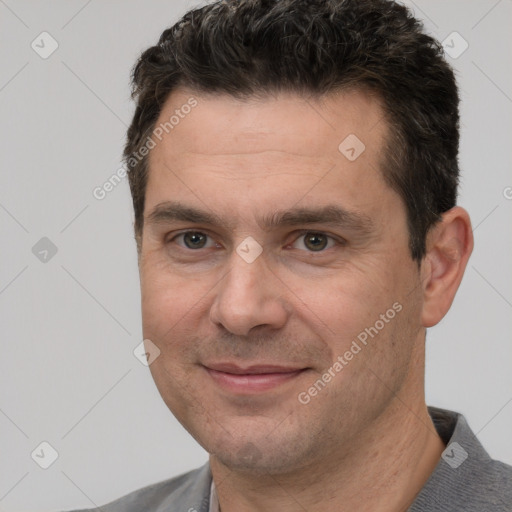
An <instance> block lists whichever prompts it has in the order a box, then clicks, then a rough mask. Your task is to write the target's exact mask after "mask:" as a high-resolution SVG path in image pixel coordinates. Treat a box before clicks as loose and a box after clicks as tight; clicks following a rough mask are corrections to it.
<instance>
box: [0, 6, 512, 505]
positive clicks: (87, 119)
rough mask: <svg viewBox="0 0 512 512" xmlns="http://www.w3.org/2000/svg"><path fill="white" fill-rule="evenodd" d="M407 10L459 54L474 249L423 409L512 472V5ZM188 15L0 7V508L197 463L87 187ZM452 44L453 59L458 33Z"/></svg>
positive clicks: (102, 496)
mask: <svg viewBox="0 0 512 512" xmlns="http://www.w3.org/2000/svg"><path fill="white" fill-rule="evenodd" d="M408 4H409V5H412V7H413V8H414V11H415V12H416V15H417V16H418V17H420V18H421V19H423V20H424V21H425V24H426V26H427V28H428V30H429V31H430V32H431V33H432V34H434V35H435V36H436V37H437V38H438V39H440V40H444V39H445V38H446V37H447V36H449V35H450V34H451V33H452V32H453V31H456V32H458V33H459V34H460V35H461V36H462V37H463V38H464V40H466V41H467V43H468V44H469V47H468V49H467V50H466V51H465V52H464V53H462V54H461V55H460V56H458V57H457V58H456V59H454V58H451V57H448V60H450V62H452V64H453V65H454V66H455V68H456V70H457V74H458V77H459V81H460V82H459V83H460V88H461V94H462V133H461V135H462V144H461V168H462V170H463V179H462V186H461V195H460V204H461V205H462V206H465V207H466V208H467V209H468V210H469V212H470V215H471V217H472V220H473V226H474V230H475V238H476V248H475V251H474V253H473V256H472V258H471V260H470V263H469V266H468V269H467V272H466V276H465V278H464V281H463V284H462V287H461V289H460V291H459V293H458V296H457V298H456V300H455V303H454V305H453V307H452V310H451V312H450V313H449V315H448V316H447V318H446V319H445V320H443V322H442V323H441V324H440V325H439V326H436V327H435V328H433V329H431V330H430V331H429V334H428V338H427V339H428V342H427V347H428V348H427V357H428V359H427V372H426V381H427V403H429V404H432V405H437V406H440V407H446V408H451V409H454V410H457V411H460V412H462V413H464V414H465V415H466V417H467V419H468V420H469V423H470V425H471V426H472V428H473V429H474V431H475V432H477V433H478V438H479V439H480V440H481V442H482V443H483V444H484V446H485V447H486V448H487V449H488V451H489V452H490V453H491V455H492V456H493V457H495V458H500V459H502V460H503V461H505V462H508V463H509V464H512V443H511V442H510V433H511V432H512V428H511V427H512V372H511V371H510V367H511V362H512V344H511V343H510V332H511V331H512V315H511V308H512V291H511V289H512V288H511V286H510V285H511V277H512V266H511V265H510V255H511V254H512V230H511V224H512V215H511V210H512V200H510V199H507V196H508V198H510V197H512V189H511V188H507V187H512V175H511V173H510V163H511V162H510V160H511V152H510V146H511V141H512V116H511V115H510V114H511V107H512V99H511V98H512V80H511V73H510V62H511V61H512V55H511V53H512V51H511V39H512V37H511V35H510V24H511V21H512V16H511V15H512V3H511V1H510V0H499V1H496V0H492V1H464V2H462V1H432V0H430V1H422V2H419V1H417V2H415V3H414V4H412V3H411V2H408ZM197 5H199V2H190V1H184V0H183V1H176V0H173V1H169V0H167V1H155V0H153V1H151V2H142V1H140V0H139V1H135V0H130V1H126V0H124V1H123V2H121V1H118V2H114V1H111V0H108V1H106V0H103V1H101V2H100V1H99V0H92V1H91V0H89V1H64V0H59V1H51V2H50V1H45V2H41V1H38V2H36V1H35V0H34V1H15V0H0V20H1V21H0V23H1V27H0V48H1V49H2V51H1V66H0V69H1V75H0V119H1V122H2V137H1V138H0V155H1V165H2V171H1V186H0V226H1V230H2V244H1V250H0V251H1V265H0V308H1V322H2V357H1V359H0V361H1V362H0V365H1V368H0V379H1V380H0V432H1V436H0V450H1V451H0V511H4V512H5V511H9V512H12V511H43V510H59V509H67V508H73V507H90V506H94V505H100V504H103V503H105V502H107V501H109V500H112V499H114V498H117V497H119V496H121V495H122V494H125V493H127V492H128V491H131V490H134V489H135V488H138V487H141V486H143V485H146V484H149V483H152V482H155V481H157V480H162V479H165V478H168V477H170V476H173V475H176V474H178V473H180V472H183V471H186V470H189V469H191V468H194V467H197V466H199V465H201V464H203V463H204V462H205V461H206V458H207V456H206V453H205V452H204V451H203V450H202V449H201V448H200V447H199V446H198V445H197V444H196V443H195V441H194V440H193V439H192V438H191V437H190V436H189V435H188V434H187V433H186V432H185V431H184V430H183V428H182V427H181V426H180V425H179V424H178V422H177V421H176V420H175V419H174V417H173V416H172V415H171V414H170V412H169V411H168V410H167V409H166V407H165V405H164V403H163V402H162V400H161V399H160V396H159V394H158V392H157V390H156V388H155V386H154V384H153V381H152V379H151V376H150V374H149V370H148V368H146V367H145V366H143V365H142V364H141V363H140V362H139V361H138V360H137V359H136V358H135V357H134V355H133V350H134V348H135V347H136V346H137V345H138V344H139V343H140V341H141V339H142V338H141V319H140V306H139V300H140V296H139V288H138V272H137V261H136V252H135V244H134V241H133V236H132V220H133V214H132V211H131V202H130V196H129V188H128V184H127V181H126V180H123V182H122V183H120V184H119V185H118V186H117V187H116V188H115V189H114V190H113V191H111V192H110V193H108V194H107V196H106V197H105V198H104V199H103V200H97V199H95V198H94V196H93V194H92V191H93V189H94V188H95V187H97V186H101V185H102V184H103V183H104V182H105V181H106V180H107V179H108V178H109V177H110V176H111V175H112V174H114V173H115V172H116V170H117V169H118V168H119V167H120V165H121V164H120V155H121V151H122V145H123V142H124V135H125V130H126V125H127V124H128V123H129V121H130V117H131V114H132V111H133V105H132V104H131V102H130V99H129V86H128V79H129V72H130V69H131V66H132V65H133V63H134V61H135V59H136V57H137V56H138V54H139V52H140V51H141V50H143V49H144V48H146V47H147V46H149V45H152V44H154V43H155V42H156V40H157V38H158V36H159V35H160V33H161V32H162V30H163V29H164V28H166V27H167V26H169V25H171V24H172V23H174V22H175V21H176V20H177V18H178V16H179V15H181V14H183V13H184V12H185V11H186V10H187V9H188V8H190V7H192V6H197ZM43 31H47V32H49V33H50V34H51V36H52V37H53V38H54V39H55V40H56V41H57V42H58V44H59V47H58V49H57V50H56V51H55V52H54V53H53V54H52V55H51V56H49V57H48V58H47V59H43V58H41V57H40V56H39V54H38V53H36V52H35V51H34V50H33V49H32V48H31V43H32V41H34V40H35V41H36V43H37V44H39V46H42V45H43V44H44V48H45V49H46V50H48V48H50V41H49V40H48V39H46V40H45V42H44V43H41V37H39V34H40V33H41V32H43ZM448 43H449V44H451V46H453V48H452V52H454V51H455V52H458V51H460V49H462V46H461V44H462V43H461V40H460V39H457V36H456V39H453V37H452V39H448ZM43 237H47V238H49V239H50V240H51V242H52V243H53V244H54V245H55V246H56V248H57V253H56V254H55V255H53V256H52V253H51V251H50V252H49V253H48V254H47V255H46V259H47V261H46V262H43V261H40V259H39V258H40V257H42V256H41V253H40V251H42V250H44V249H45V246H44V244H45V243H47V242H44V241H43V242H39V244H42V245H37V246H36V249H34V252H35V253H36V254H34V253H33V247H34V246H35V245H36V244H37V243H38V241H39V240H40V239H41V238H43ZM38 251H39V255H38ZM43 254H44V253H43ZM36 256H37V257H36ZM42 441H47V442H49V443H50V444H51V445H52V446H53V447H54V448H55V450H57V452H58V454H59V457H58V459H57V460H56V461H55V463H54V464H53V465H51V466H50V467H49V468H48V469H46V470H44V469H42V468H40V467H39V466H38V465H37V464H36V463H35V462H34V460H33V459H32V458H31V452H32V451H33V450H34V449H35V448H36V447H38V446H39V444H40V443H41V442H42ZM47 455H48V451H47V452H46V455H45V456H47Z"/></svg>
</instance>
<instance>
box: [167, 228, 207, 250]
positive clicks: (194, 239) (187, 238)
mask: <svg viewBox="0 0 512 512" xmlns="http://www.w3.org/2000/svg"><path fill="white" fill-rule="evenodd" d="M208 238H210V237H209V236H208V235H207V234H205V233H202V232H201V231H185V232H183V233H180V234H179V235H176V236H175V237H174V238H172V239H171V240H170V241H171V242H174V241H176V240H179V239H180V240H182V243H181V244H180V243H179V244H178V245H179V246H181V247H185V248H186V249H192V250H194V249H205V248H209V247H215V242H213V241H212V242H211V244H213V245H209V246H208V245H207V240H208Z"/></svg>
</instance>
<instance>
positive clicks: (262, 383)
mask: <svg viewBox="0 0 512 512" xmlns="http://www.w3.org/2000/svg"><path fill="white" fill-rule="evenodd" d="M204 368H205V369H206V371H207V372H208V374H209V375H210V377H211V378H212V380H213V381H214V382H215V383H216V384H217V385H218V386H220V387H221V388H223V389H225V390H227V391H229V392H231V393H235V394H254V393H261V392H264V391H269V390H271V389H274V388H277V387H279V386H281V385H283V384H285V383H286V382H289V381H291V380H293V379H295V378H297V377H298V376H299V375H301V374H302V373H303V372H304V371H306V370H307V368H297V367H285V366H277V365H266V364H265V365H252V366H248V367H245V368H243V367H240V366H238V365H235V364H232V363H219V364H211V365H208V366H204Z"/></svg>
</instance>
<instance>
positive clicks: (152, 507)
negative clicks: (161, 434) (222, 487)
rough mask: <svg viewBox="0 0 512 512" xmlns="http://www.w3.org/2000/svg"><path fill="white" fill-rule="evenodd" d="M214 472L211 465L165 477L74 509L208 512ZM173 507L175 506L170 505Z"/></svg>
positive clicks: (120, 511)
mask: <svg viewBox="0 0 512 512" xmlns="http://www.w3.org/2000/svg"><path fill="white" fill-rule="evenodd" d="M210 485H211V473H210V468H209V465H208V464H206V465H205V466H202V467H201V468H198V469H194V470H193V471H189V472H188V473H184V474H182V475H179V476H176V477H174V478H170V479H168V480H164V481H161V482H158V483H155V484H152V485H148V486H147V487H143V488H142V489H139V490H137V491H133V492H131V493H130V494H127V495H126V496H123V497H122V498H119V499H117V500H115V501H112V502H110V503H108V504H106V505H104V506H101V507H98V508H94V509H87V510H86V509H82V510H75V511H73V512H93V511H96V510H101V511H102V512H140V511H141V510H144V511H145V512H163V511H166V512H168V511H169V510H183V511H184V512H187V511H190V512H206V511H207V510H208V506H209V497H210ZM170 507H172V508H170Z"/></svg>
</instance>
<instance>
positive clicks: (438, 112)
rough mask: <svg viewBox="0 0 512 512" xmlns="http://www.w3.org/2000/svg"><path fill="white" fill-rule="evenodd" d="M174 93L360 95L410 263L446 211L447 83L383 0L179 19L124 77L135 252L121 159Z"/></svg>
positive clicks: (250, 7) (415, 33)
mask: <svg viewBox="0 0 512 512" xmlns="http://www.w3.org/2000/svg"><path fill="white" fill-rule="evenodd" d="M178 87H185V88H190V89H191V90H193V91H197V92H198V93H214V94H215V93H218V94H229V95H232V96H234V97H237V98H247V97H251V96H265V95H266V94H272V93H275V92H280V91H286V92H295V93H298V94H301V95H306V96H317V97H319V96H321V95H325V94H327V93H329V92H334V91H337V90H343V89H360V90H368V91H371V92H372V93H373V94H376V95H377V97H378V98H379V100H380V102H381V105H382V107H383V109H384V112H385V119H386V121H387V123H388V125H389V136H388V137H387V140H386V148H385V153H384V155H383V161H382V162H380V164H381V170H382V172H383V175H384V178H385V180H386V182H387V183H388V184H389V186H390V187H391V188H392V189H394V190H395V191H396V192H397V193H398V194H399V195H400V196H401V198H402V199H403V201H404V203H405V207H406V212H407V221H408V229H409V246H410V252H411V256H412V258H413V259H415V260H418V262H419V261H421V259H422V258H423V257H424V255H425V251H426V235H427V233H428V231H429V229H430V228H431V227H432V226H433V225H434V224H435V223H436V222H437V221H438V220H439V219H440V218H441V214H442V213H443V212H445V211H447V210H449V209H450V208H452V207H453V206H455V204H456V199H457V186H458V176H459V169H458V162H457V154H458V144H459V112H458V104H459V97H458V91H457V85H456V82H455V77H454V73H453V71H452V69H451V67H450V66H449V65H448V64H447V62H446V61H445V59H444V55H443V49H442V46H441V45H440V44H439V42H437V41H436V40H435V39H433V38H432V37H430V36H429V35H427V34H426V33H425V32H424V28H423V25H422V24H421V23H420V22H419V21H418V20H417V19H415V17H414V16H413V15H412V13H411V12H410V11H409V10H408V9H407V8H406V7H404V6H403V5H400V4H397V3H396V2H392V1H387V0H221V1H217V2H214V3H212V4H209V5H206V6H204V7H202V8H198V9H195V10H192V11H189V12H187V13H186V14H185V15H184V16H183V18H182V19H181V20H180V21H178V22H177V23H176V24H175V25H174V26H172V27H171V28H169V29H167V30H165V31H164V32H163V33H162V35H161V37H160V40H159V41H158V44H157V45H155V46H153V47H151V48H148V49H147V50H146V51H144V52H143V53H142V55H141V57H140V58H139V60H138V61H137V63H136V65H135V67H134V69H133V74H132V97H133V98H134V99H135V100H136V110H135V114H134V117H133V120H132V123H131V125H130V127H129V129H128V133H127V142H126V146H125V151H124V158H125V162H126V163H127V165H128V176H129V182H130V189H131V193H132V199H133V206H134V213H135V225H134V227H135V236H136V239H137V245H138V248H139V250H140V243H141V242H140V241H141V238H142V229H143V211H144V199H145V189H146V183H147V173H148V164H147V161H148V158H147V156H146V157H144V158H141V159H134V158H133V154H137V153H138V151H139V150H140V148H141V146H142V145H143V144H144V143H145V141H146V140H147V137H149V136H151V134H152V131H153V129H154V127H155V123H156V121H157V119H158V117H159V114H160V112H161V109H162V106H163V104H164V103H165V101H166V99H167V98H168V97H169V94H170V93H171V92H172V91H173V90H175V89H176V88H178Z"/></svg>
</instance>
